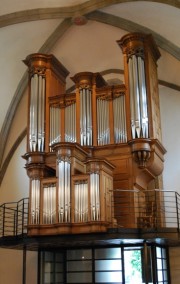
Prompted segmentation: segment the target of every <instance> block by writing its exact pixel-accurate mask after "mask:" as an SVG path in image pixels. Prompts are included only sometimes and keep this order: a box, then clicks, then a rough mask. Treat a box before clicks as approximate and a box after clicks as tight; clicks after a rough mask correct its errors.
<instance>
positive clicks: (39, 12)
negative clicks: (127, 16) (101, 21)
mask: <svg viewBox="0 0 180 284" xmlns="http://www.w3.org/2000/svg"><path fill="white" fill-rule="evenodd" d="M138 1H141V0H101V1H96V0H91V1H86V2H85V3H82V4H78V5H74V6H69V7H56V8H37V9H29V10H24V11H18V12H14V13H9V14H6V15H1V16H0V28H2V27H6V26H9V25H13V24H18V23H23V22H29V21H38V20H47V19H58V18H70V17H74V16H77V15H84V14H87V13H90V12H93V11H95V10H97V9H102V8H105V7H107V6H111V5H115V4H121V3H127V2H138ZM144 2H156V3H161V4H167V5H170V6H173V7H175V8H180V2H179V0H144Z"/></svg>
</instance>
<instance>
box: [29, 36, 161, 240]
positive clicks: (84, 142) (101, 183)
mask: <svg viewBox="0 0 180 284" xmlns="http://www.w3.org/2000/svg"><path fill="white" fill-rule="evenodd" d="M117 43H118V45H119V46H120V47H121V49H122V52H123V54H124V74H125V85H115V86H109V85H108V84H107V83H106V81H105V80H104V79H103V77H102V76H101V74H100V73H92V72H80V73H78V74H75V75H74V76H73V77H72V78H71V79H72V81H73V82H74V83H75V91H74V93H66V88H65V85H66V78H67V76H68V75H69V72H68V70H67V69H66V68H65V67H64V66H63V65H62V64H61V63H60V62H59V61H58V60H57V59H56V58H55V57H54V56H53V55H46V54H39V53H36V54H31V55H29V56H27V58H26V59H25V60H24V63H25V64H26V65H27V66H28V69H29V105H28V135H27V153H26V154H25V155H24V158H25V159H26V170H27V174H28V176H29V179H30V206H29V216H30V217H29V223H28V234H29V235H48V234H49V235H53V234H66V233H68V234H76V233H88V232H106V231H107V230H108V228H113V227H116V226H121V227H122V226H123V227H127V228H128V227H133V226H135V224H137V222H136V219H137V218H138V216H137V213H136V210H135V207H136V202H139V201H137V200H136V198H135V196H134V192H133V191H132V193H131V194H130V195H128V196H127V195H126V190H127V189H138V190H140V191H141V192H142V195H143V193H144V192H145V191H146V190H147V189H148V186H149V183H150V182H152V181H153V180H155V179H156V177H158V176H159V175H160V174H161V172H162V170H163V156H164V154H165V149H164V147H163V146H162V144H161V127H160V113H159V101H158V100H159V99H158V82H157V65H156V61H157V60H158V58H159V56H160V53H159V51H158V49H157V47H156V44H155V42H154V40H153V38H152V37H151V36H149V35H144V34H139V33H133V34H128V35H126V36H124V37H123V38H122V39H121V40H119V41H118V42H117ZM115 189H116V190H117V191H114V190H115ZM118 189H123V191H121V192H120V191H118ZM122 194H123V196H124V199H125V201H124V202H126V198H127V199H128V201H130V203H131V206H132V208H133V206H134V211H133V218H132V216H131V218H129V220H128V222H127V220H126V222H125V221H124V219H123V217H119V216H120V215H119V211H121V210H123V212H122V213H123V214H126V210H127V211H128V208H126V209H121V207H118V208H117V207H115V206H114V204H115V202H116V201H118V200H119V198H120V197H121V195H122ZM141 200H143V198H142V199H141ZM143 202H144V201H143ZM123 208H124V207H123ZM123 214H122V215H121V216H123Z"/></svg>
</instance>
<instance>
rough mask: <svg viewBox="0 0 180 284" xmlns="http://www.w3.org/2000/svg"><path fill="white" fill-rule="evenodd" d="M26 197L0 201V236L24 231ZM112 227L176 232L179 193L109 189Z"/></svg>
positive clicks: (179, 225) (179, 222)
mask: <svg viewBox="0 0 180 284" xmlns="http://www.w3.org/2000/svg"><path fill="white" fill-rule="evenodd" d="M28 207H29V198H24V199H21V200H20V201H18V202H8V203H4V204H2V205H0V238H1V237H6V236H21V235H24V234H26V233H27V225H28ZM111 208H112V216H114V222H113V227H114V226H115V227H117V228H121V227H122V228H154V229H157V228H158V229H159V228H176V230H177V231H178V232H180V195H179V194H178V193H177V192H175V191H164V190H158V189H156V190H146V191H142V190H121V189H116V190H113V200H112V207H111Z"/></svg>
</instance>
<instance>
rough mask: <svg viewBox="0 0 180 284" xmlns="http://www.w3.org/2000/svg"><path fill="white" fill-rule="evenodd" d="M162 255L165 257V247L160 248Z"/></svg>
mask: <svg viewBox="0 0 180 284" xmlns="http://www.w3.org/2000/svg"><path fill="white" fill-rule="evenodd" d="M162 257H163V258H166V249H165V248H162Z"/></svg>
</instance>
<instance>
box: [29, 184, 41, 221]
mask: <svg viewBox="0 0 180 284" xmlns="http://www.w3.org/2000/svg"><path fill="white" fill-rule="evenodd" d="M39 213H40V180H39V179H33V180H32V181H31V224H39Z"/></svg>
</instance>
